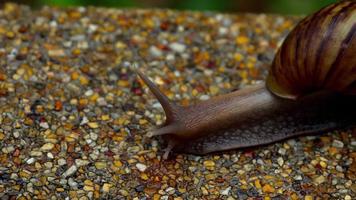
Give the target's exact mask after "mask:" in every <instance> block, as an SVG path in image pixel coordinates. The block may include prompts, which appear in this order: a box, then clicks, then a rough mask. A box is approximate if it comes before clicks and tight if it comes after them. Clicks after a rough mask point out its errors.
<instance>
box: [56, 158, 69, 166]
mask: <svg viewBox="0 0 356 200" xmlns="http://www.w3.org/2000/svg"><path fill="white" fill-rule="evenodd" d="M57 163H58V165H59V166H62V165H65V164H67V161H66V160H65V159H63V158H60V159H58V161H57Z"/></svg>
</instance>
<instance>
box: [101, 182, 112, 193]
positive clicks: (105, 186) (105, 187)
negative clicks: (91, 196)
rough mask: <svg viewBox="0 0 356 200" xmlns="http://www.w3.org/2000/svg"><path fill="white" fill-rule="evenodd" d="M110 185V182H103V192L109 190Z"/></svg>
mask: <svg viewBox="0 0 356 200" xmlns="http://www.w3.org/2000/svg"><path fill="white" fill-rule="evenodd" d="M111 187H112V184H109V183H104V184H103V188H102V189H103V192H105V193H107V192H109V191H110V188H111Z"/></svg>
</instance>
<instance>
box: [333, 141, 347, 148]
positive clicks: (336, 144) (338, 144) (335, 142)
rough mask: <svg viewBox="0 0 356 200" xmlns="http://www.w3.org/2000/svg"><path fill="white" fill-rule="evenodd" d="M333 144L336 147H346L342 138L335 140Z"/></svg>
mask: <svg viewBox="0 0 356 200" xmlns="http://www.w3.org/2000/svg"><path fill="white" fill-rule="evenodd" d="M332 146H333V147H336V148H343V147H344V143H343V142H341V141H340V140H334V141H333V144H332Z"/></svg>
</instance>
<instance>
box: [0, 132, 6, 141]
mask: <svg viewBox="0 0 356 200" xmlns="http://www.w3.org/2000/svg"><path fill="white" fill-rule="evenodd" d="M4 138H5V134H3V133H1V132H0V140H3V139H4Z"/></svg>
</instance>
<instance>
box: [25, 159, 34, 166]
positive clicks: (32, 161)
mask: <svg viewBox="0 0 356 200" xmlns="http://www.w3.org/2000/svg"><path fill="white" fill-rule="evenodd" d="M34 162H35V158H29V159H28V160H27V161H26V163H27V164H29V165H31V164H32V163H34Z"/></svg>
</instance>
